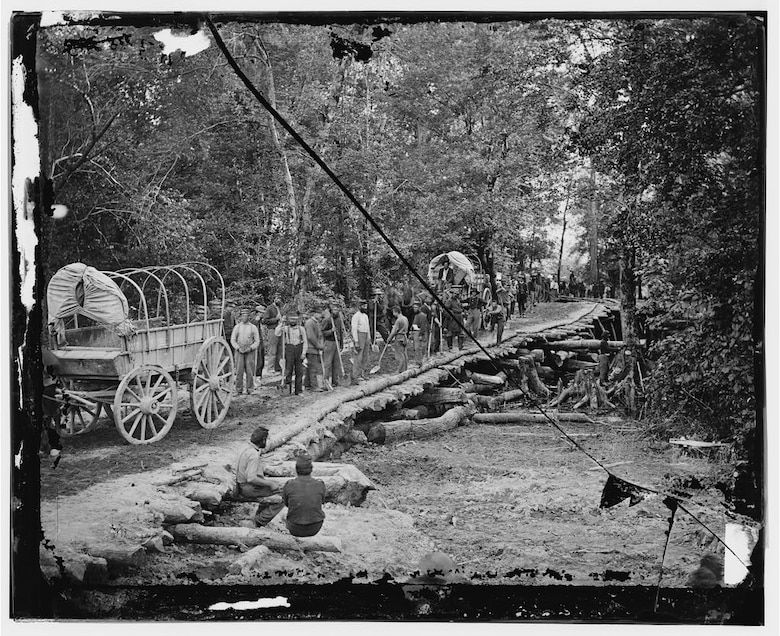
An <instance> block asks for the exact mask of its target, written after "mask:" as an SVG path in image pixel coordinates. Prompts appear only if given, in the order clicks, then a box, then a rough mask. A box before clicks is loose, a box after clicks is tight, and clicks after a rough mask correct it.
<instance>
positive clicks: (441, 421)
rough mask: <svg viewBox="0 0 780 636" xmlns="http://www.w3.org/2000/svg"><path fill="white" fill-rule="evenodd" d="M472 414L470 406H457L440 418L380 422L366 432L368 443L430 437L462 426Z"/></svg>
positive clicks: (384, 442)
mask: <svg viewBox="0 0 780 636" xmlns="http://www.w3.org/2000/svg"><path fill="white" fill-rule="evenodd" d="M472 412H473V408H472V407H470V406H457V407H455V408H453V409H450V410H449V411H447V412H446V413H445V414H444V415H442V416H441V417H436V418H431V419H424V420H400V421H396V422H380V423H377V424H374V426H372V427H371V429H370V430H369V431H368V441H369V442H373V443H375V444H390V443H393V442H400V441H402V440H406V439H423V438H426V437H431V436H433V435H438V434H439V433H442V432H444V431H448V430H451V429H453V428H456V427H457V426H460V425H461V424H464V423H465V422H466V421H467V420H468V417H469V415H471V413H472Z"/></svg>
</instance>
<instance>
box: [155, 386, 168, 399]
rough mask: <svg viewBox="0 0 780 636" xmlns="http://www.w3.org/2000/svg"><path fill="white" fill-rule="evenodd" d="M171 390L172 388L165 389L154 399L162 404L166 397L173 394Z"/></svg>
mask: <svg viewBox="0 0 780 636" xmlns="http://www.w3.org/2000/svg"><path fill="white" fill-rule="evenodd" d="M171 390H172V389H171V387H166V388H165V389H163V390H162V391H160V393H157V394H156V395H155V396H154V399H155V400H157V401H158V402H162V401H163V398H164V397H166V396H168V395H170V394H171Z"/></svg>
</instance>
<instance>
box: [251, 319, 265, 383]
mask: <svg viewBox="0 0 780 636" xmlns="http://www.w3.org/2000/svg"><path fill="white" fill-rule="evenodd" d="M264 314H265V307H264V306H263V305H258V306H257V307H255V315H254V317H253V318H252V320H251V322H252V324H253V325H254V326H255V327H257V331H258V333H259V334H260V346H259V347H258V348H257V360H256V361H255V377H256V378H262V377H263V368H265V338H266V333H265V332H266V331H267V329H266V328H265V326H264V325H263V315H264Z"/></svg>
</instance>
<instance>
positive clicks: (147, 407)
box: [140, 397, 160, 415]
mask: <svg viewBox="0 0 780 636" xmlns="http://www.w3.org/2000/svg"><path fill="white" fill-rule="evenodd" d="M140 406H141V412H142V413H144V414H146V415H150V414H152V413H157V411H159V410H160V403H159V402H158V401H157V400H155V399H154V398H151V397H142V398H141V404H140Z"/></svg>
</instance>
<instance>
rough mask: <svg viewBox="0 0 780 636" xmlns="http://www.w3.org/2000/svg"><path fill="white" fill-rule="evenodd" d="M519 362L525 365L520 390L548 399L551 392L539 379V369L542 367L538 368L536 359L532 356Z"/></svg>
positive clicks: (525, 357)
mask: <svg viewBox="0 0 780 636" xmlns="http://www.w3.org/2000/svg"><path fill="white" fill-rule="evenodd" d="M518 360H519V362H520V363H521V364H522V365H523V371H522V374H523V375H522V380H521V383H520V388H522V389H523V390H525V391H526V392H528V391H532V392H533V393H536V394H537V395H540V396H543V397H545V398H546V397H547V396H548V395H549V394H550V390H549V389H548V388H547V387H546V386H545V385H544V382H542V381H541V380H540V379H539V369H540V368H541V367H537V366H536V361H535V358H533V357H532V356H523V357H522V358H518Z"/></svg>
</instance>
